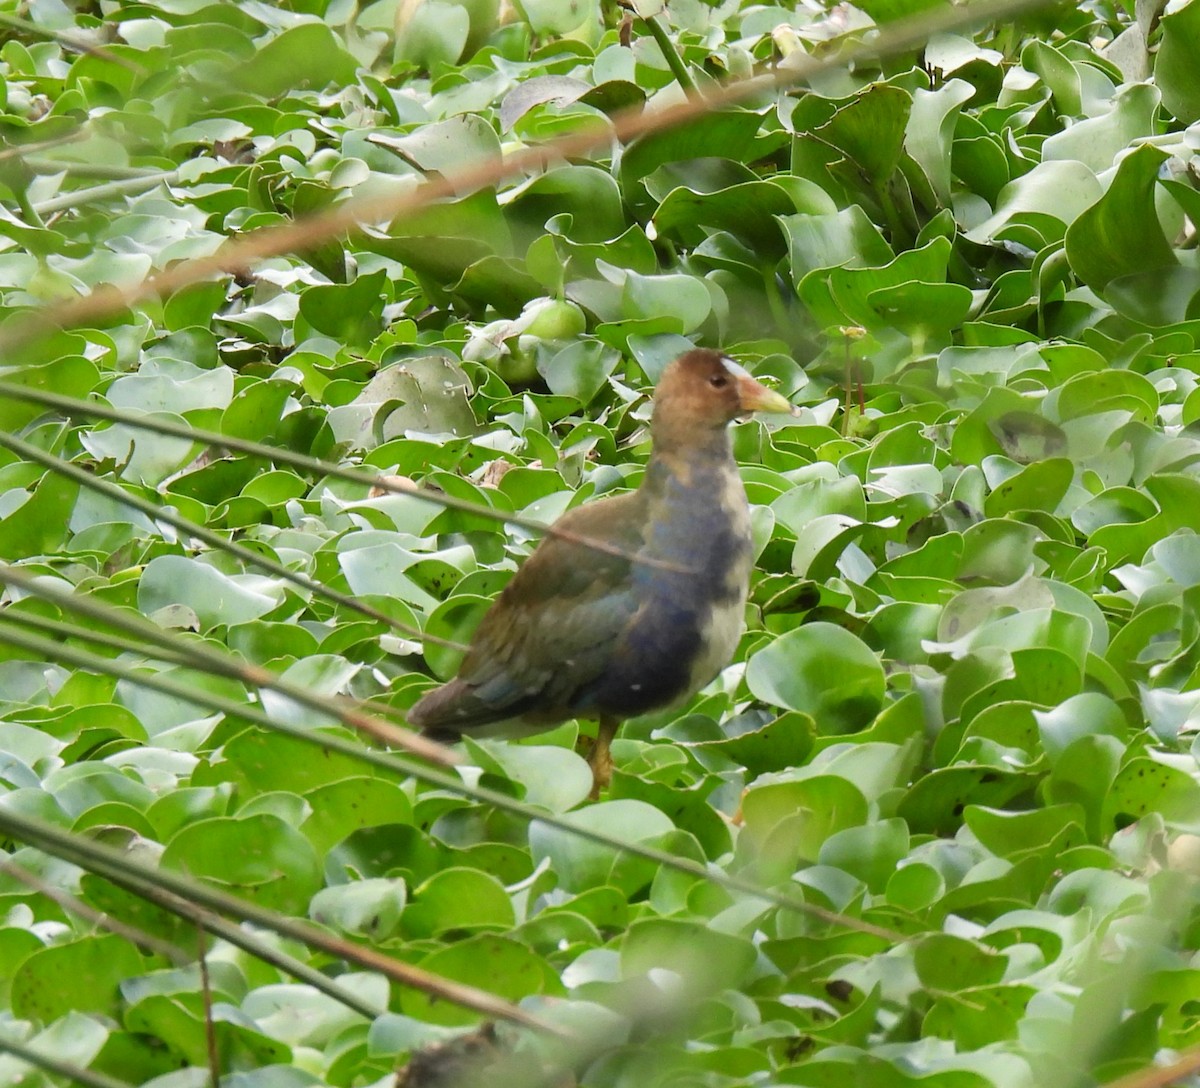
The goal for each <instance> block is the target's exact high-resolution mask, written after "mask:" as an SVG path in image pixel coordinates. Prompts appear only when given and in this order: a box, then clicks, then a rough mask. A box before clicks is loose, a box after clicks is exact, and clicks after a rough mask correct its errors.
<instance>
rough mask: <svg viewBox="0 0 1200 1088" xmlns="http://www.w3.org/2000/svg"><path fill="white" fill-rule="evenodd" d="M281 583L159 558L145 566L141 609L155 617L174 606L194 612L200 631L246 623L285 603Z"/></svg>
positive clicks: (140, 585) (140, 587) (188, 561)
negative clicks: (179, 605) (156, 614)
mask: <svg viewBox="0 0 1200 1088" xmlns="http://www.w3.org/2000/svg"><path fill="white" fill-rule="evenodd" d="M282 597H283V590H282V587H281V586H280V585H279V583H277V582H275V581H273V580H270V579H267V578H261V577H259V576H257V575H249V574H238V575H227V574H223V573H222V572H221V571H219V570H217V569H216V568H215V567H211V566H209V565H208V564H206V563H201V562H199V561H198V560H195V559H188V558H187V557H185V556H182V555H160V556H158V557H157V558H155V559H152V560H151V561H150V562H149V563H148V564H146V569H145V571H143V573H142V578H141V581H140V582H139V583H138V608H139V609H140V610H141V612H142V613H143V614H145V615H152V614H153V613H155V612H158V611H159V610H160V609H163V608H166V607H168V606H169V605H173V604H182V605H186V606H187V607H188V608H190V609H192V611H193V612H195V614H196V616H197V618H198V619H199V621H200V625H201V628H202V629H203V630H207V629H208V628H210V627H215V626H218V625H224V626H231V625H233V624H239V623H247V622H249V621H250V620H256V619H258V618H259V617H260V616H265V615H266V614H267V613H268V612H270V611H271V610H272V609H274V608H275V607H276V606H277V605H278V604H279V603H280V601H281V600H282Z"/></svg>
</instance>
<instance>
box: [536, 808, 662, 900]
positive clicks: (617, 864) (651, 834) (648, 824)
mask: <svg viewBox="0 0 1200 1088" xmlns="http://www.w3.org/2000/svg"><path fill="white" fill-rule="evenodd" d="M566 819H567V821H568V822H569V823H571V824H577V825H579V826H581V827H586V828H595V829H596V830H601V829H603V830H604V832H605V833H606V834H609V835H612V836H613V837H614V838H618V839H624V840H627V841H629V842H648V841H653V840H654V839H657V838H658V837H660V836H662V835H666V834H668V833H670V832H671V831H673V830H674V826H675V825H674V824H673V823H672V822H671V821H670V820H669V819H668V818H667V817H666V816H665V815H663V813H661V812H659V810H658V809H656V808H653V807H652V806H650V805H648V804H645V803H644V802H642V801H636V800H632V799H627V800H618V801H602V802H601V803H599V804H596V805H591V806H589V807H587V808H584V809H581V810H579V811H578V812H572V813H569V814H568V815H567V816H566ZM529 845H530V849H531V850H532V851H533V857H534V859H535V861H541V860H542V859H543V858H547V859H549V861H550V864H551V867H552V868H553V870H554V872H555V873H556V874H557V875H558V879H559V882H560V884H561V886H562V887H564V888H566V889H568V890H570V891H574V892H580V891H585V890H586V889H588V888H594V887H598V886H600V885H603V884H610V883H617V884H618V885H620V884H625V883H628V884H629V886H631V887H632V888H636V887H638V886H639V882H640V881H647V882H648V881H649V879H650V875H651V872H652V866H650V864H649V863H646V862H639V863H636V864H635V863H634V862H633V859H629V860H622V859H620V858H619V857H618V855H617V854H616V852H615V851H613V850H612V849H611V848H609V847H606V846H601V845H599V844H596V843H592V842H588V841H586V840H584V839H579V838H576V837H574V836H571V835H570V834H568V833H566V832H564V831H561V830H559V829H558V828H552V827H548V826H546V825H545V824H539V823H536V822H535V823H533V824H531V825H530V828H529Z"/></svg>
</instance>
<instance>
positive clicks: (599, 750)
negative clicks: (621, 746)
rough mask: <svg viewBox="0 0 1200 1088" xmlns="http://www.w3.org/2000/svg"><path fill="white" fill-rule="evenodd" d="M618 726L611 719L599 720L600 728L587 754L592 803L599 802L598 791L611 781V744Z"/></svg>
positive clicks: (589, 795)
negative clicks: (590, 772) (590, 774)
mask: <svg viewBox="0 0 1200 1088" xmlns="http://www.w3.org/2000/svg"><path fill="white" fill-rule="evenodd" d="M618 725H620V722H617V721H614V720H613V719H611V718H601V719H600V727H599V728H598V729H597V730H596V741H595V743H594V744H593V745H592V750H591V751H590V752H589V753H588V766H589V767H591V768H592V792H591V793H589V794H588V797H590V798H591V799H592V800H593V801H598V800H600V791H601V790H602V789H604V788H605V787H606V786H607V785H608V784H609V783H610V782H611V781H612V774H613V761H612V742H613V737H615V736H616V734H617V727H618Z"/></svg>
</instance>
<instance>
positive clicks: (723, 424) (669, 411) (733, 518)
mask: <svg viewBox="0 0 1200 1088" xmlns="http://www.w3.org/2000/svg"><path fill="white" fill-rule="evenodd" d="M791 411H792V406H791V405H790V404H789V403H788V402H787V400H786V399H784V398H783V397H782V396H780V395H779V394H778V393H775V392H772V391H771V390H770V389H767V388H766V387H765V386H763V385H760V384H759V383H758V382H756V381H755V380H754V379H753V378H752V377H750V375H749V374H747V373H746V371H745V370H743V369H742V368H741V367H740V366H738V365H737V363H735V362H734V361H733V360H732V359H729V358H727V357H726V356H724V355H721V354H720V353H719V352H716V351H710V350H708V349H705V348H696V349H694V350H692V351H688V352H685V353H684V354H683V355H681V356H680V357H679V358H678V359H676V360H675V361H674V362H672V363H671V364H670V365H669V366H668V367H667V368H666V370H665V371H663V375H662V380H661V381H660V382H659V384H658V389H657V391H656V393H655V397H654V413H653V417H652V419H651V422H650V437H651V439H652V442H653V452H652V453H651V455H650V461H649V463H648V464H647V465H646V474H645V477H644V478H643V480H642V483H641V486H640V487H639V488H638V489H637V490H636V491H633V492H630V493H628V494H624V495H617V496H614V497H612V498H607V499H601V500H599V501H598V502H593V503H588V504H587V505H585V506H580V507H577V508H576V509H574V510H570V511H568V512H567V513H566V514H564V515H563V516H562V518H560V519H559V521H558V523H557V527H558V528H561V529H567V530H569V531H570V532H572V533H573V534H575V535H577V536H580V537H590V538H593V539H595V540H600V541H603V542H605V543H606V544H609V545H615V547H616V549H619V551H620V553H621V554H620V555H613V554H609V553H607V552H601V551H596V550H595V549H592V548H588V547H586V546H584V545H582V544H577V543H573V542H571V541H567V540H564V539H562V538H561V537H556V536H550V537H546V538H545V539H544V540H542V542H541V543H540V544H539V545H538V547H537V549H536V550H535V551H534V553H533V555H531V556H530V557H529V559H528V560H527V561H526V562H525V564H524V565H523V566H522V567H521V569H520V570H519V571H518V572H517V573H516V575H514V576H513V579H512V581H510V582H509V583H508V585H507V586H506V587H505V589H504V592H503V593H501V594H500V596H499V598H498V599H497V600H496V603H495V604H494V605H492V607H491V609H490V610H489V611H488V612H487V614H486V615H485V616H484V617H483V620H482V621H481V622H480V624H479V627H478V629H477V630H476V631H475V635H474V637H473V638H472V640H471V647H470V650H469V651H468V653H467V656H466V658H465V659H464V660H463V663H462V666H461V668H460V669H459V673H458V676H457V677H456V678H455V679H453V680H451V681H450V682H449V683H448V684H444V685H443V686H442V687H440V688H437V689H435V690H434V691H431V692H429V693H428V694H426V695H425V696H423V697H422V698H421V699H420V700H419V701H418V702H417V703H416V705H415V706H413V708H412V709H411V710H410V711H409V712H408V721H409V724H410V725H412V726H415V727H417V728H419V729H423V730H424V731H425V732H427V733H429V734H432V735H434V736H438V737H440V738H442V739H456V738H457V737H458V736H459V735H461V733H463V732H467V731H471V730H475V729H478V728H480V727H482V726H487V725H491V724H492V723H496V722H504V723H506V725H507V728H506V729H505V730H504V731H505V732H507V733H508V734H509V735H510V736H511V735H514V734H524V733H535V732H539V731H541V730H545V729H549V728H551V727H552V726H555V725H557V724H558V723H559V722H563V721H566V720H567V719H568V718H597V719H599V723H600V724H599V730H598V733H597V736H596V743H595V744H594V745H593V747H592V751H591V754H590V756H589V757H588V763H589V764H590V765H591V768H592V775H593V778H594V787H595V788H594V790H593V796H596V795H597V794H598V792H599V789H600V787H601V786H602V785H607V784H608V780H609V778H610V777H611V775H612V757H611V755H610V754H609V745H610V744H611V742H612V739H613V737H614V735H615V734H616V731H617V728H618V726H619V725H620V723H621V722H622V721H623V720H624V719H625V718H631V717H634V716H636V715H638V714H645V713H647V712H649V711H651V710H659V709H662V708H664V707H668V706H671V705H674V704H677V703H681V702H683V701H684V700H686V699H688V698H689V697H690V696H692V695H693V694H695V693H696V692H697V691H699V690H700V688H702V687H704V685H705V684H707V683H708V682H709V681H710V680H712V679H713V677H715V676H716V675H717V673H718V672H720V670H721V669H722V668H724V667H725V665H726V664H728V662H729V658H730V656H731V655H732V654H733V651H734V649H735V648H736V646H737V641H738V637H739V635H740V633H741V630H742V621H743V618H744V612H745V606H746V592H747V588H748V583H749V578H750V566H751V559H752V556H751V540H750V510H749V506H748V504H747V502H746V492H745V490H744V489H743V487H742V482H741V480H740V479H739V478H738V473H737V465H736V464H735V462H734V460H733V453H732V451H731V449H730V444H729V433H728V429H727V425H728V424H729V423H730V421H732V420H734V419H737V418H738V417H739V416H745V415H748V414H749V413H751V412H791ZM627 557H637V559H648V560H650V561H651V562H638V561H636V560H632V561H631V559H630V558H627Z"/></svg>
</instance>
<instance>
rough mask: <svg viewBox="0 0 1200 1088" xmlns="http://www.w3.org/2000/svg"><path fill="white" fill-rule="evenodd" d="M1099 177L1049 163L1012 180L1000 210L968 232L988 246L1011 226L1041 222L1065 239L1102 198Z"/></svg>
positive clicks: (1069, 164)
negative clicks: (1083, 215)
mask: <svg viewBox="0 0 1200 1088" xmlns="http://www.w3.org/2000/svg"><path fill="white" fill-rule="evenodd" d="M1101 192H1102V191H1101V188H1100V183H1099V181H1097V180H1096V175H1095V174H1093V173H1092V171H1091V170H1089V169H1088V168H1087V167H1086V166H1084V164H1083V163H1080V162H1074V161H1070V160H1068V161H1063V162H1058V161H1049V162H1043V163H1039V164H1038V165H1037V166H1035V167H1034V168H1033V169H1032V170H1030V171H1029V172H1028V173H1027V174H1024V175H1022V176H1021V177H1019V178H1017V179H1015V180H1014V181H1011V182H1010V183H1009V184H1008V185H1006V186H1005V187H1004V188H1003V189H1002V190H1001V192H1000V195H999V197H998V198H997V204H996V211H995V213H994V214H993V215H991V216H989V217H988V218H987V219H985V220H984V221H983V222H982V223H980V224H979V225H978V226H975V227H972V228H971V229H970V230H969V231H967V232H966V236H967V237H968V238H969V239H970V240H971V241H973V242H979V243H981V244H985V243H988V242H992V241H994V240H997V239H1000V238H1002V237H1003V236H1004V234H1005V233H1006V231H1007V230H1008V229H1009V228H1010V226H1019V225H1020V224H1022V223H1041V224H1044V225H1046V226H1048V227H1049V229H1050V230H1051V231H1052V233H1053V237H1052V238H1048V239H1046V240H1047V241H1051V240H1054V239H1055V238H1061V237H1062V236H1063V234H1064V233H1065V232H1066V228H1067V227H1068V226H1069V225H1070V224H1071V223H1073V222H1074V221H1075V220H1076V219H1077V218H1078V217H1079V215H1080V214H1081V213H1082V212H1083V211H1084V210H1085V209H1086V208H1088V207H1091V206H1092V205H1093V204H1094V203H1095V202H1096V201H1097V200H1099V198H1100V196H1101Z"/></svg>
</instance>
